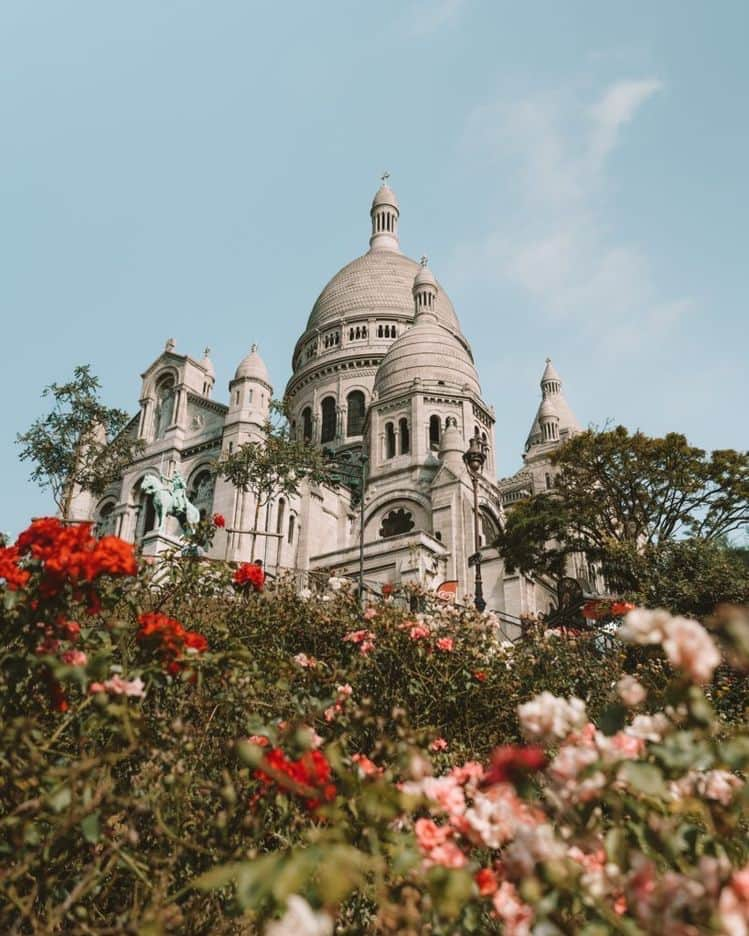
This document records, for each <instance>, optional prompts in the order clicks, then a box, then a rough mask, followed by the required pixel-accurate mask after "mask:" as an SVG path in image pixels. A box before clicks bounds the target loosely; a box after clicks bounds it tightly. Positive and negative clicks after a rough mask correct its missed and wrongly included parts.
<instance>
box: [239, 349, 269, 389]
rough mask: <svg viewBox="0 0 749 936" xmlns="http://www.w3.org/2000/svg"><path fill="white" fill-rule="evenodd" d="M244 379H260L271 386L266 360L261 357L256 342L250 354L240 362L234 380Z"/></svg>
mask: <svg viewBox="0 0 749 936" xmlns="http://www.w3.org/2000/svg"><path fill="white" fill-rule="evenodd" d="M242 379H245V380H246V379H250V380H259V381H260V382H261V383H264V384H267V386H269V387H270V386H271V382H270V375H269V374H268V368H267V367H266V366H265V361H263V359H262V358H261V357H260V354H259V353H258V350H257V345H256V344H254V345H252V347H251V348H250V352H249V354H248V355H247V356H246V357H244V358H243V359H242V360H241V361H240V362H239V367H237V370H236V373H235V374H234V380H242Z"/></svg>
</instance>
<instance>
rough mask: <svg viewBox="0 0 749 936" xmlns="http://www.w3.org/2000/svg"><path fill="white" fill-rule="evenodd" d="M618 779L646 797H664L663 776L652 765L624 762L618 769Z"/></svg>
mask: <svg viewBox="0 0 749 936" xmlns="http://www.w3.org/2000/svg"><path fill="white" fill-rule="evenodd" d="M619 777H620V778H621V779H623V780H625V781H626V783H627V784H628V785H629V786H630V787H632V789H633V790H636V791H637V792H638V793H644V794H645V795H646V796H665V795H666V785H665V783H664V782H663V774H662V773H661V772H660V770H659V769H658V768H657V767H656V766H655V765H653V764H642V763H638V762H637V761H626V762H625V763H624V764H622V766H621V767H620V768H619Z"/></svg>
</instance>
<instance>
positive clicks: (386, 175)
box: [380, 169, 390, 185]
mask: <svg viewBox="0 0 749 936" xmlns="http://www.w3.org/2000/svg"><path fill="white" fill-rule="evenodd" d="M389 178H390V173H389V172H388V171H387V169H386V170H385V171H384V172H383V173H382V175H381V176H380V181H381V182H382V184H383V185H387V184H388V179H389Z"/></svg>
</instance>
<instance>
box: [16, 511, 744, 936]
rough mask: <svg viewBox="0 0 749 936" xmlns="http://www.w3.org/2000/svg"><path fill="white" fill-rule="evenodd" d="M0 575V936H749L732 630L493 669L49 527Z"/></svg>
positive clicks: (655, 630)
mask: <svg viewBox="0 0 749 936" xmlns="http://www.w3.org/2000/svg"><path fill="white" fill-rule="evenodd" d="M137 566H139V567H137ZM0 576H1V577H2V578H3V579H4V581H5V586H4V606H3V607H4V610H3V626H4V633H5V639H4V641H3V648H2V651H0V680H1V681H0V707H1V708H0V715H1V717H2V727H1V729H0V730H1V731H2V754H0V758H1V760H0V763H1V764H2V774H1V777H0V804H1V806H0V810H1V818H0V827H1V828H2V836H0V849H1V850H2V855H3V872H2V894H3V900H2V901H1V902H0V929H1V930H2V931H3V932H19V933H27V932H28V933H38V932H55V931H68V932H80V933H102V934H103V933H112V932H118V933H145V934H157V933H165V932H185V933H198V932H211V933H256V932H266V933H268V934H270V936H273V934H275V936H279V934H281V936H283V934H288V933H292V932H293V933H294V934H295V936H303V934H313V933H320V934H323V933H331V932H333V928H334V926H335V931H336V932H338V933H352V934H353V933H366V932H382V933H414V934H416V933H423V932H432V933H456V932H465V933H470V932H477V933H479V932H480V933H489V932H506V933H514V934H522V933H528V932H530V931H531V928H532V927H536V929H535V932H539V933H544V934H546V933H548V934H553V933H578V932H583V933H587V934H596V933H608V932H620V933H632V934H634V933H648V932H656V931H658V932H662V933H673V934H677V933H678V934H682V933H683V934H688V933H701V932H728V933H731V934H734V933H735V934H740V933H746V919H747V914H748V913H749V881H748V880H747V878H749V870H747V867H746V862H747V858H748V856H747V845H746V812H745V810H746V802H747V793H746V787H745V785H744V779H743V777H744V771H745V770H746V766H747V763H748V762H749V736H747V732H746V727H745V724H744V718H745V711H744V706H745V704H746V675H745V674H746V672H747V670H748V669H749V621H747V618H746V615H745V613H744V612H742V611H740V610H739V609H733V608H723V609H721V610H720V611H719V613H717V614H716V615H715V617H714V618H713V620H712V621H711V622H710V627H711V634H708V632H707V631H706V630H705V629H704V628H703V627H702V626H701V625H699V624H697V623H696V622H691V621H688V620H687V619H684V618H673V617H671V616H670V615H668V614H666V613H664V612H646V611H640V610H638V611H635V612H632V613H630V614H629V615H628V616H627V617H626V618H625V623H624V626H623V628H622V629H621V630H620V635H621V637H622V640H619V641H612V642H611V644H610V646H608V649H602V648H601V647H602V645H600V644H596V643H595V642H594V641H591V640H590V639H588V638H585V637H579V638H572V637H560V636H559V635H554V634H547V633H545V632H544V631H543V629H542V626H541V625H533V626H529V628H528V629H527V632H526V634H525V635H524V637H523V639H522V640H520V641H518V642H517V643H515V644H514V645H511V644H508V643H507V642H506V641H505V640H504V639H503V638H502V636H501V634H500V632H499V629H498V627H497V622H496V620H494V619H493V617H492V616H491V615H478V614H477V613H476V612H474V611H473V610H471V609H463V608H457V607H453V606H445V605H431V604H430V602H429V599H428V597H427V596H424V595H422V596H419V595H415V596H414V598H415V600H417V601H418V602H420V603H421V605H422V606H423V611H421V612H419V613H414V612H411V611H409V610H408V609H407V608H404V607H401V606H399V605H398V604H397V603H396V602H395V601H394V600H392V599H388V600H385V601H383V602H380V603H378V604H377V605H375V606H372V607H369V608H367V609H365V611H364V612H363V613H362V612H361V611H360V609H359V608H358V607H357V604H356V601H355V600H354V597H353V595H352V594H351V593H350V592H349V590H348V586H347V584H346V583H345V582H343V581H341V580H336V579H331V580H330V581H329V582H328V583H326V585H325V588H324V589H323V590H321V591H319V592H315V593H312V592H309V591H303V592H302V593H297V590H296V589H295V587H294V586H293V583H292V582H290V581H281V582H279V583H277V584H276V585H275V586H274V587H272V588H267V589H265V590H264V591H261V590H259V585H258V582H256V581H255V579H256V575H255V574H253V575H252V576H249V578H248V576H247V575H246V574H245V575H240V576H238V577H236V579H237V583H240V582H242V581H245V582H249V586H248V585H247V584H244V585H243V584H237V583H235V582H233V579H234V578H235V576H234V574H233V570H232V569H230V568H228V567H224V566H223V565H221V564H215V563H207V562H203V561H200V560H198V559H184V558H178V557H176V556H175V557H172V558H170V559H167V560H165V561H163V562H160V563H158V564H150V565H149V564H146V563H145V562H143V561H141V562H140V563H139V564H137V563H136V560H135V557H134V555H133V552H132V547H129V546H128V545H127V544H125V543H122V542H121V541H119V540H116V539H115V538H112V537H105V538H104V539H102V540H98V541H96V540H94V539H93V538H92V537H91V535H90V531H89V529H88V528H87V527H85V526H81V527H73V528H71V527H63V526H62V525H61V524H59V523H58V522H57V521H54V520H43V521H37V522H35V523H34V524H32V526H31V527H30V528H29V530H28V531H26V533H24V534H22V536H21V537H20V538H19V540H18V542H17V544H16V545H15V546H10V547H6V548H4V549H2V550H0ZM716 642H717V643H716ZM718 646H720V648H721V651H722V654H723V659H720V656H719V653H718V649H717V648H718ZM594 725H597V726H598V727H597V728H596V727H594ZM742 927H744V928H743V929H742Z"/></svg>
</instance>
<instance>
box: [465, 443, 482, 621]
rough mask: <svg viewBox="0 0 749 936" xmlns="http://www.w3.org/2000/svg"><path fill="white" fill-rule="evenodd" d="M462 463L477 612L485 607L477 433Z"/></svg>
mask: <svg viewBox="0 0 749 936" xmlns="http://www.w3.org/2000/svg"><path fill="white" fill-rule="evenodd" d="M463 463H464V464H465V466H466V468H467V469H468V474H469V475H470V476H471V484H472V485H473V541H474V549H475V552H474V554H473V555H472V556H469V558H468V565H469V566H471V565H472V566H474V567H475V569H476V586H475V591H474V598H473V603H474V605H475V606H476V610H477V611H483V610H484V608H485V607H486V602H485V601H484V586H483V582H482V581H481V549H480V546H481V540H480V535H479V475H480V474H481V471H482V470H483V467H484V465H485V463H486V445H485V444H484V443H483V442H482V441H481V438H480V437H479V435H478V433H477V434H476V435H475V436H473V438H472V439H471V441H470V442H469V443H468V449H467V451H465V452H464V453H463Z"/></svg>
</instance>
